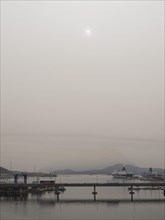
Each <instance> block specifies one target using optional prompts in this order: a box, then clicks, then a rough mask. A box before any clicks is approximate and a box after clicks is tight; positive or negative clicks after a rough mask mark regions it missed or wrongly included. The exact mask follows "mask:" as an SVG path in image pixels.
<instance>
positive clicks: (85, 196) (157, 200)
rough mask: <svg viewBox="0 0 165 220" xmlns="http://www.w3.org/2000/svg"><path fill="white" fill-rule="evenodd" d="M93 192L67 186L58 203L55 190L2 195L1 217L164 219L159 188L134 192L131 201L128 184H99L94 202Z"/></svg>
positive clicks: (83, 178)
mask: <svg viewBox="0 0 165 220" xmlns="http://www.w3.org/2000/svg"><path fill="white" fill-rule="evenodd" d="M42 179H43V178H42ZM31 181H32V179H30V180H29V182H31ZM112 181H113V182H114V181H115V182H117V180H114V179H113V178H112V177H111V176H108V175H97V176H96V175H68V176H67V175H65V176H58V177H57V178H56V182H61V183H69V182H76V183H78V182H83V183H87V182H92V183H93V182H96V183H97V182H98V183H99V182H112ZM92 192H93V188H92V187H87V188H83V187H81V188H71V187H68V188H66V191H65V192H64V193H61V194H60V201H59V202H57V198H56V195H55V194H54V192H46V193H43V194H42V195H40V194H38V195H36V194H29V195H28V198H26V199H24V198H22V199H21V198H17V199H12V198H1V200H0V207H1V219H21V220H23V219H77V220H81V219H84V220H85V219H100V220H101V219H124V220H125V219H143V220H144V219H148V220H152V219H154V220H164V219H165V199H164V196H163V191H162V190H154V191H151V190H143V191H139V192H135V195H134V202H130V195H129V191H128V189H127V187H119V188H117V187H113V188H110V187H107V188H106V187H98V188H97V192H98V194H97V201H96V202H94V201H93V195H92Z"/></svg>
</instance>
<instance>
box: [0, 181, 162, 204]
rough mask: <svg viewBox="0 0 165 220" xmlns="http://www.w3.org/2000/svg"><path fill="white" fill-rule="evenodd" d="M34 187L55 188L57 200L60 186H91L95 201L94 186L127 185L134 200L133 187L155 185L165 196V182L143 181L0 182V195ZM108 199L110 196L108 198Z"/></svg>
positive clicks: (24, 191)
mask: <svg viewBox="0 0 165 220" xmlns="http://www.w3.org/2000/svg"><path fill="white" fill-rule="evenodd" d="M31 187H32V188H36V189H38V190H40V189H43V188H45V189H46V188H49V187H51V188H52V187H53V188H55V194H56V195H57V201H59V200H60V187H65V188H67V187H93V192H92V194H93V199H94V201H96V195H97V191H96V187H129V188H130V192H129V193H130V195H131V201H133V200H134V191H133V190H134V187H147V188H150V190H152V189H154V190H155V187H157V190H162V191H163V195H164V197H165V182H147V183H146V182H145V183H133V182H126V183H44V184H42V183H39V184H37V183H27V184H25V183H17V184H13V183H7V184H5V183H3V184H0V195H4V196H5V195H6V196H8V195H10V196H15V195H27V194H28V193H29V192H30V188H31ZM109 199H110V198H109Z"/></svg>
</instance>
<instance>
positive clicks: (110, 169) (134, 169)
mask: <svg viewBox="0 0 165 220" xmlns="http://www.w3.org/2000/svg"><path fill="white" fill-rule="evenodd" d="M124 166H125V168H126V170H127V171H129V172H133V174H135V175H138V174H143V173H145V172H148V170H149V167H147V168H143V167H137V166H134V165H130V164H125V165H124ZM122 167H123V164H121V163H118V164H114V165H112V166H109V167H106V168H104V169H96V170H84V171H74V170H71V169H64V170H55V171H54V172H55V173H56V174H112V172H113V171H114V170H117V169H121V168H122ZM152 170H153V172H157V173H162V172H165V170H164V169H161V168H152Z"/></svg>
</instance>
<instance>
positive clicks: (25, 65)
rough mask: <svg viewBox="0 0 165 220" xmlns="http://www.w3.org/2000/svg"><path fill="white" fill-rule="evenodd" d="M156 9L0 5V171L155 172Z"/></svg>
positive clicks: (159, 84)
mask: <svg viewBox="0 0 165 220" xmlns="http://www.w3.org/2000/svg"><path fill="white" fill-rule="evenodd" d="M163 7H164V2H163V1H149V2H148V1H139V2H138V1H134V2H133V1H132V2H131V1H123V2H121V1H117V2H114V1H109V2H108V1H105V2H101V1H100V2H99V1H95V2H89V1H85V2H82V1H79V2H71V1H69V2H67V1H64V2H59V1H54V2H53V1H49V2H46V1H35V2H32V1H27V2H20V1H17V2H16V1H2V2H1V11H2V15H1V37H2V39H1V40H2V41H1V46H2V55H1V62H2V67H1V86H2V88H1V110H2V116H1V122H2V126H1V128H2V129H1V131H2V134H1V153H2V154H1V166H5V167H8V168H10V164H11V161H12V166H13V167H12V168H13V169H21V170H33V169H34V167H35V166H36V169H37V170H40V169H42V168H44V167H55V168H56V169H62V168H72V169H75V170H78V169H92V168H103V167H105V166H109V165H111V164H113V163H116V162H121V163H131V164H134V165H138V166H147V167H150V166H152V167H163V166H164V92H163V91H164V11H163Z"/></svg>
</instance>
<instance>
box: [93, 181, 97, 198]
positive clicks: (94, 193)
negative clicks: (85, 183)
mask: <svg viewBox="0 0 165 220" xmlns="http://www.w3.org/2000/svg"><path fill="white" fill-rule="evenodd" d="M93 188H94V191H93V192H92V194H93V196H94V201H96V195H97V192H96V186H95V185H94V186H93Z"/></svg>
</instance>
